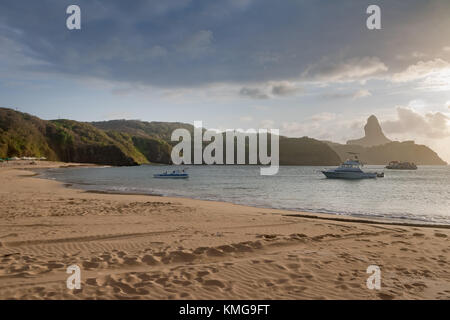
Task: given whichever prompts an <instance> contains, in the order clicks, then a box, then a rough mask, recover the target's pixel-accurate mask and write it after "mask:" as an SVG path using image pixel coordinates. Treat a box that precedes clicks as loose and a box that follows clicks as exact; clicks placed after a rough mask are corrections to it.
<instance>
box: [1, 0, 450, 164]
mask: <svg viewBox="0 0 450 320" xmlns="http://www.w3.org/2000/svg"><path fill="white" fill-rule="evenodd" d="M70 4H77V5H79V6H80V8H81V30H68V29H67V28H66V19H67V17H68V15H67V14H66V8H67V7H68V6H69V5H70ZM370 4H377V5H379V6H380V8H381V24H382V29H381V30H368V29H367V27H366V19H367V17H368V16H369V15H368V14H367V13H366V9H367V7H368V6H369V5H370ZM449 17H450V1H448V0H430V1H423V0H408V1H404V0H403V1H400V0H389V1H376V0H371V1H365V0H341V1H324V0H283V1H273V0H220V1H211V0H170V1H166V0H164V1H163V0H158V1H143V0H133V1H125V0H108V1H105V0H104V1H99V0H76V1H74V0H70V1H66V0H40V1H32V0H29V1H25V0H2V1H1V3H0V97H1V99H0V106H1V107H11V108H17V109H18V110H20V111H24V112H29V113H32V114H35V115H37V116H39V117H41V118H44V119H54V118H59V117H62V118H70V119H75V120H82V121H94V120H95V121H98V120H109V119H118V118H120V119H122V118H125V119H141V120H146V121H153V120H159V121H182V122H189V123H192V122H193V121H194V120H202V121H203V125H204V126H205V127H208V128H218V129H226V128H244V129H245V128H261V127H264V128H279V129H280V132H281V134H283V135H288V136H305V135H307V136H310V137H314V138H318V139H328V140H334V141H338V142H345V141H346V140H348V139H353V138H359V137H360V136H361V135H362V133H363V130H362V127H363V125H364V122H365V119H366V118H367V117H368V116H369V115H371V114H375V115H376V116H377V117H378V118H379V120H380V122H381V125H382V127H383V129H384V131H385V133H386V135H387V136H388V137H389V138H391V139H399V140H416V142H418V143H424V144H427V145H429V146H431V147H432V148H433V149H435V150H436V151H437V152H438V153H439V154H440V155H441V156H442V158H444V159H445V160H446V161H448V162H449V161H450V108H449V107H450V37H449V35H450V34H449V33H450V32H449V30H450V18H449Z"/></svg>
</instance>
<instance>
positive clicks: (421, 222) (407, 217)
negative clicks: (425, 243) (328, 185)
mask: <svg viewBox="0 0 450 320" xmlns="http://www.w3.org/2000/svg"><path fill="white" fill-rule="evenodd" d="M68 167H70V166H68ZM82 167H90V166H82ZM96 167H105V166H96ZM110 167H111V166H110ZM254 167H257V168H259V166H256V165H255V166H254ZM307 167H309V166H307ZM439 167H440V166H439ZM116 168H117V167H116ZM37 172H39V173H40V174H42V175H44V177H43V178H48V179H51V180H56V181H60V182H63V183H64V185H65V186H66V187H68V188H74V189H80V190H83V191H85V192H90V193H99V194H112V195H130V196H132V195H144V196H160V197H169V198H177V199H178V198H179V199H193V200H201V201H213V202H219V203H222V202H223V203H230V204H235V205H242V206H244V207H253V208H263V209H272V210H281V211H285V212H287V214H289V213H290V214H291V216H296V215H298V213H299V212H301V213H302V215H305V214H310V215H320V217H321V218H322V217H323V218H324V219H330V220H336V219H337V220H341V219H346V218H347V221H350V220H351V219H355V220H356V221H359V220H361V221H363V222H367V223H369V222H373V223H376V224H394V225H403V226H424V227H426V226H432V227H437V228H448V227H450V221H448V220H445V219H442V218H441V219H439V218H440V217H439V216H437V218H438V219H435V216H426V215H425V216H421V215H414V214H401V213H400V214H399V213H398V212H397V213H395V212H391V213H388V212H389V211H381V212H380V211H378V212H376V211H375V212H373V211H371V210H367V209H368V208H370V206H366V208H365V209H364V211H358V210H357V211H348V209H347V210H345V209H343V208H340V209H339V208H334V209H332V210H330V209H329V208H327V207H325V208H322V207H320V208H315V209H312V208H302V207H295V206H294V207H290V206H285V205H283V204H282V205H280V203H278V204H277V205H273V204H272V205H271V204H268V203H265V204H258V201H256V202H255V201H251V200H250V201H249V200H248V199H246V200H241V199H239V200H236V199H234V198H229V197H228V198H227V197H226V196H225V197H222V196H217V195H216V196H212V197H211V196H210V197H205V196H202V195H198V194H197V195H195V194H191V195H186V194H184V195H182V194H180V193H179V192H176V191H175V192H167V190H166V192H164V191H154V192H147V191H145V190H146V189H145V188H144V189H142V188H140V189H137V190H136V191H131V190H130V191H124V190H123V189H118V190H115V188H109V189H108V188H104V187H99V186H98V185H96V184H95V183H93V182H92V181H90V182H89V183H84V182H81V181H78V182H74V181H73V180H70V179H69V180H64V179H62V180H61V179H58V178H56V179H55V178H51V177H48V176H47V177H46V176H45V173H43V172H40V171H37ZM88 181H89V179H88ZM86 186H89V187H86ZM427 211H428V212H429V211H430V209H428V210H427ZM405 212H406V211H405ZM442 220H445V221H442Z"/></svg>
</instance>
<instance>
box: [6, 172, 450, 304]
mask: <svg viewBox="0 0 450 320" xmlns="http://www.w3.org/2000/svg"><path fill="white" fill-rule="evenodd" d="M39 165H41V166H43V165H42V164H39ZM39 165H34V166H32V168H23V166H22V167H20V168H11V167H9V168H5V167H1V168H0V178H1V179H2V181H4V182H5V183H3V184H1V185H0V204H1V205H2V212H1V213H0V299H92V298H94V299H431V298H432V299H449V298H450V272H449V271H448V270H447V269H448V268H447V266H448V261H447V259H448V258H447V257H448V256H449V255H448V254H449V253H450V249H449V243H450V242H449V239H450V230H449V228H447V227H445V228H439V227H437V226H423V227H422V226H417V225H414V226H405V225H398V224H392V223H389V224H381V223H377V222H376V221H375V222H373V221H367V220H363V219H354V218H352V217H348V218H347V217H346V216H335V217H334V218H333V219H331V218H330V214H314V215H312V214H310V213H301V212H297V213H298V214H301V216H298V215H297V216H296V215H295V214H293V212H292V211H287V210H279V209H265V208H257V207H249V206H243V205H236V204H231V203H227V202H218V201H207V200H196V199H189V198H175V197H160V196H147V195H145V196H143V195H120V194H103V193H89V192H85V191H83V190H80V189H74V188H67V187H65V186H64V184H63V183H62V182H59V181H55V180H49V179H42V178H39V177H36V176H33V172H32V171H29V169H33V168H36V167H37V166H39ZM48 165H50V166H52V167H57V166H58V165H59V164H58V163H51V164H48V163H47V167H48ZM63 165H67V164H63ZM23 169H25V171H24V170H23ZM24 172H25V173H24ZM356 220H357V221H356ZM73 264H76V265H79V266H80V268H81V270H82V289H81V290H69V289H67V288H66V279H67V276H68V275H67V273H66V268H67V267H68V266H69V265H73ZM369 265H378V266H380V268H381V270H382V289H381V290H369V289H368V288H367V287H366V280H367V277H368V274H367V272H366V269H367V267H368V266H369Z"/></svg>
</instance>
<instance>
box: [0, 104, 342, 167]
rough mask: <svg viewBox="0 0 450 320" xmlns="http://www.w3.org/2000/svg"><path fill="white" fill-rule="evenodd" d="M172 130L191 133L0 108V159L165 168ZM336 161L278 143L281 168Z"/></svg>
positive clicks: (320, 147) (321, 148)
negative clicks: (161, 165)
mask: <svg viewBox="0 0 450 320" xmlns="http://www.w3.org/2000/svg"><path fill="white" fill-rule="evenodd" d="M178 128H184V129H186V130H188V131H189V132H191V134H192V132H193V130H194V127H193V126H192V125H190V124H185V123H179V122H171V123H168V122H144V121H138V120H113V121H103V122H92V123H86V122H78V121H73V120H65V119H60V120H50V121H46V120H41V119H39V118H37V117H34V116H31V115H29V114H26V113H21V112H17V111H14V110H12V109H5V108H0V158H6V157H14V156H17V157H22V156H34V157H41V156H42V157H46V158H48V159H49V160H61V161H67V162H85V163H98V164H110V165H137V164H143V163H164V164H169V163H170V162H171V157H170V155H171V151H172V147H173V146H174V145H175V144H176V143H177V142H173V141H171V140H170V139H171V135H172V132H173V131H174V130H175V129H178ZM206 144H207V143H203V145H204V146H205V145H206ZM224 148H225V140H224ZM247 152H248V143H247V146H246V153H247ZM225 154H226V153H225V152H224V155H225ZM235 154H236V153H235ZM246 158H247V159H248V156H247V157H246ZM339 161H340V159H339V156H338V155H337V154H336V153H335V152H334V151H333V150H332V149H331V148H330V147H329V146H328V145H326V144H325V143H322V142H321V141H318V140H314V139H310V138H307V137H304V138H286V137H280V164H282V165H335V164H338V163H339Z"/></svg>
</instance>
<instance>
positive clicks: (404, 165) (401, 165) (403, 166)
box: [386, 161, 417, 170]
mask: <svg viewBox="0 0 450 320" xmlns="http://www.w3.org/2000/svg"><path fill="white" fill-rule="evenodd" d="M386 169H394V170H417V166H416V164H415V163H414V162H406V161H405V162H400V161H391V162H389V164H388V165H387V166H386Z"/></svg>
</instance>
